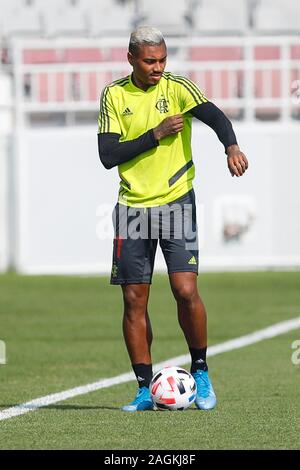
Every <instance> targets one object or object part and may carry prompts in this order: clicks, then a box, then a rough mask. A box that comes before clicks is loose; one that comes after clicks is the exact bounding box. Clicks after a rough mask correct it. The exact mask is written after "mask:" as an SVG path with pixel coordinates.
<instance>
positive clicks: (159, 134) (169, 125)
mask: <svg viewBox="0 0 300 470" xmlns="http://www.w3.org/2000/svg"><path fill="white" fill-rule="evenodd" d="M182 129H183V117H182V114H175V116H170V117H167V118H165V119H164V120H163V121H162V122H161V123H160V124H159V125H158V126H157V127H155V128H154V129H153V133H154V137H155V139H156V140H160V139H163V138H164V137H167V136H168V135H172V134H178V132H181V131H182Z"/></svg>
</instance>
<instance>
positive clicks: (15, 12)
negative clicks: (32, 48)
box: [1, 2, 42, 37]
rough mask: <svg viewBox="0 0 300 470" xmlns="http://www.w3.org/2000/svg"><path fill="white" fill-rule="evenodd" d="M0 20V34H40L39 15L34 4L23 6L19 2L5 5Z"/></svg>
mask: <svg viewBox="0 0 300 470" xmlns="http://www.w3.org/2000/svg"><path fill="white" fill-rule="evenodd" d="M2 19H3V22H2V28H1V29H2V34H3V35H5V36H6V37H9V36H15V35H30V36H31V35H33V36H40V35H41V33H42V29H41V21H40V15H39V11H38V10H37V8H35V7H34V6H31V5H30V6H24V5H22V3H21V2H19V4H18V5H17V6H16V5H15V3H14V2H12V3H11V5H7V7H6V9H5V15H4V16H3V18H2Z"/></svg>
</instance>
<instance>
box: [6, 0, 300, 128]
mask: <svg viewBox="0 0 300 470" xmlns="http://www.w3.org/2000/svg"><path fill="white" fill-rule="evenodd" d="M283 4H284V5H285V7H284V8H283ZM299 5H300V3H299ZM1 6H2V10H3V12H4V13H3V14H2V15H1V17H0V44H1V38H2V44H3V46H2V48H1V47H0V49H1V62H2V64H3V65H6V64H8V65H9V62H15V63H13V64H11V69H10V71H12V76H13V77H14V80H18V81H19V83H23V95H22V96H23V99H24V106H25V107H24V109H25V108H26V110H27V111H26V112H28V113H31V112H32V110H34V112H35V113H39V112H40V113H41V112H47V111H49V110H50V108H51V106H52V108H51V110H50V111H51V112H53V110H54V109H55V104H56V103H59V104H60V106H61V109H62V112H64V110H69V109H72V112H73V111H74V112H79V110H80V109H82V110H84V109H85V108H86V109H87V110H91V109H94V108H95V104H96V103H97V100H98V98H99V96H98V95H99V90H100V89H101V88H102V87H103V86H104V85H105V84H106V83H108V82H110V81H112V80H113V79H115V78H118V77H119V76H123V75H125V74H127V73H128V71H129V67H128V64H127V61H126V52H127V44H128V35H129V33H130V31H131V30H132V28H133V27H134V25H136V24H146V23H148V24H153V25H155V26H156V27H159V28H160V29H161V30H162V31H163V33H164V34H165V35H166V36H168V67H169V68H170V70H173V71H174V72H176V73H180V74H184V75H186V76H187V77H189V78H191V79H192V80H194V81H195V82H196V83H197V84H199V86H200V87H201V88H202V89H203V90H204V92H205V93H206V95H207V96H208V98H210V99H212V100H216V102H217V103H218V104H219V105H220V106H222V108H223V109H224V110H225V111H226V112H228V114H229V115H230V116H231V117H232V118H238V119H255V118H258V119H277V118H280V117H282V115H283V114H284V116H285V117H287V116H289V117H291V116H292V117H293V118H297V119H298V116H299V107H297V106H296V105H293V106H291V105H290V104H289V102H288V100H289V93H290V89H291V87H294V88H297V83H298V81H299V79H300V66H299V59H300V46H299V34H298V35H296V36H294V37H293V36H292V33H293V32H294V33H295V27H296V26H298V25H300V20H299V21H298V18H299V16H297V15H298V13H299V10H300V6H298V0H297V1H296V0H284V2H283V0H272V2H271V1H269V0H239V1H236V0H226V1H225V0H177V1H176V2H174V1H172V0H152V1H151V2H150V1H148V0H51V1H50V0H1ZM271 10H272V11H271ZM268 12H269V13H268ZM280 12H282V15H281V13H280ZM276 15H277V17H278V18H279V16H280V15H281V16H280V17H282V24H281V27H282V28H281V30H280V31H279V32H280V33H282V34H281V35H280V36H277V37H273V36H271V37H270V35H269V33H270V32H271V27H270V28H269V29H268V27H266V28H265V29H264V28H263V27H262V21H261V22H260V19H259V18H261V19H262V18H263V17H264V21H265V23H264V24H265V25H267V24H271V22H273V23H272V28H273V30H274V31H276V21H277V20H276ZM275 20H276V21H275ZM278 21H279V20H278ZM268 22H269V23H268ZM278 24H279V23H278ZM288 27H290V29H286V28H288ZM251 28H252V29H251ZM260 28H261V29H260ZM260 31H261V32H263V33H266V34H265V35H262V33H261V32H260ZM237 34H238V35H240V38H238V39H237V38H236V35H237ZM15 36H17V37H20V38H21V39H24V41H23V40H20V41H19V42H18V43H17V44H16V45H15V43H14V41H12V39H14V38H15ZM28 36H29V37H33V38H36V39H33V40H31V39H29V38H28ZM16 62H17V63H16ZM9 66H10V65H9ZM16 74H17V75H16ZM19 99H22V97H19ZM49 105H51V106H49ZM44 106H45V107H46V106H49V108H47V109H46V108H45V109H44V108H43V107H44ZM249 110H250V111H249ZM50 111H49V112H50Z"/></svg>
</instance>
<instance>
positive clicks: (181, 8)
mask: <svg viewBox="0 0 300 470" xmlns="http://www.w3.org/2000/svg"><path fill="white" fill-rule="evenodd" d="M138 5H139V19H138V23H139V24H147V25H150V26H155V27H157V28H158V29H160V30H161V31H162V33H163V34H167V35H168V34H169V35H180V34H186V33H187V32H188V31H189V30H190V26H191V25H190V23H189V21H188V16H187V12H188V3H187V1H186V0H176V1H173V0H151V1H148V0H140V1H139V2H138Z"/></svg>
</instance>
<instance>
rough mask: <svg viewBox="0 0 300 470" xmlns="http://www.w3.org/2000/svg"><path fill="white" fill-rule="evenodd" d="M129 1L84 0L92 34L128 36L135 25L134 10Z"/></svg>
mask: <svg viewBox="0 0 300 470" xmlns="http://www.w3.org/2000/svg"><path fill="white" fill-rule="evenodd" d="M131 6H132V5H131V4H129V3H127V2H126V3H124V4H123V3H122V4H120V3H116V2H111V0H101V1H100V2H99V1H97V0H84V8H85V9H86V13H87V18H88V28H89V33H90V35H91V36H104V35H107V34H110V35H115V36H126V35H128V34H129V32H130V30H131V29H132V26H133V11H132V8H131Z"/></svg>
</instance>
